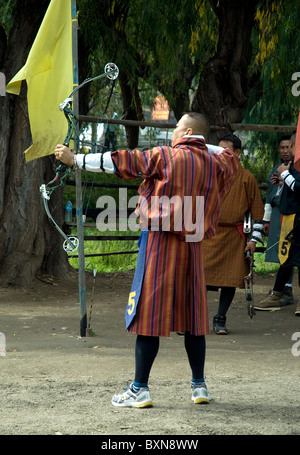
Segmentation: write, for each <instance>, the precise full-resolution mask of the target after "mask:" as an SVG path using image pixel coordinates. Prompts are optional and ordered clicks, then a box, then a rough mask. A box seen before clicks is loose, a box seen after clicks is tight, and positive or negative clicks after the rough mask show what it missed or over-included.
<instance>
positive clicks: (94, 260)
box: [69, 227, 139, 273]
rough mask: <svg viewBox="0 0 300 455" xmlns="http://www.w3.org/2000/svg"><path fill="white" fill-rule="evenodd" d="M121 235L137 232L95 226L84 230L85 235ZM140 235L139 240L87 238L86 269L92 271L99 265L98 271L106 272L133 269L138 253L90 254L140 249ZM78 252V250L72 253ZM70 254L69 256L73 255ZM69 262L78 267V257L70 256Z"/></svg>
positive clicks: (85, 243) (75, 267)
mask: <svg viewBox="0 0 300 455" xmlns="http://www.w3.org/2000/svg"><path fill="white" fill-rule="evenodd" d="M114 234H115V235H120V236H126V235H127V236H132V235H136V234H137V233H136V232H132V231H129V230H128V231H126V232H119V233H118V232H116V233H112V232H109V231H107V232H99V231H98V229H97V228H96V227H95V228H86V229H85V230H84V235H85V236H96V235H101V236H105V235H107V236H111V235H114ZM72 235H76V229H75V230H74V232H72ZM138 238H139V235H137V240H85V242H84V254H85V270H86V271H92V270H94V268H95V267H97V270H98V272H100V271H102V272H105V273H114V272H120V271H128V270H133V269H135V267H136V260H137V253H130V254H114V255H107V256H106V255H105V256H94V257H88V256H87V255H89V254H97V253H99V254H103V253H112V252H122V251H138V246H137V242H138ZM72 254H78V252H75V253H72ZM72 254H70V255H69V256H71V255H72ZM69 263H70V265H71V266H72V267H73V268H74V269H78V258H71V257H70V258H69Z"/></svg>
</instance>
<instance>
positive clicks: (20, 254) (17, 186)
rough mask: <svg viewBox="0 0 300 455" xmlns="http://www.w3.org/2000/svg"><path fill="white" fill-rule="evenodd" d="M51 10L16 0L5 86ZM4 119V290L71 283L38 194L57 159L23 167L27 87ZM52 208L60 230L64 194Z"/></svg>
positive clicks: (8, 104)
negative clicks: (58, 280) (45, 277)
mask: <svg viewBox="0 0 300 455" xmlns="http://www.w3.org/2000/svg"><path fill="white" fill-rule="evenodd" d="M48 5H49V0H18V1H17V3H16V6H15V8H16V10H15V13H14V18H15V21H14V24H13V26H12V29H11V33H10V36H9V38H8V40H7V49H6V53H5V57H4V60H3V70H2V71H3V72H4V74H5V76H6V81H7V82H9V81H10V80H11V78H12V77H13V76H14V75H15V74H16V73H17V72H18V71H19V70H20V68H21V67H22V66H23V65H24V64H25V62H26V59H27V56H28V53H29V50H30V48H31V46H32V43H33V41H34V38H35V36H36V33H37V31H38V28H39V26H40V24H41V21H42V19H43V17H44V14H45V12H46V9H47V7H48ZM45 109H47V106H45ZM0 118H1V125H0V149H1V154H0V182H1V188H0V215H1V218H0V285H8V284H11V285H19V286H31V284H32V281H33V279H34V276H35V275H36V273H37V272H39V271H44V272H46V273H50V274H52V275H59V276H60V277H62V278H67V277H68V273H69V271H70V270H71V268H70V266H69V264H68V261H67V256H66V253H65V252H64V251H63V249H62V243H63V239H62V237H61V236H60V234H59V233H58V232H57V231H56V229H55V228H54V227H53V226H52V225H51V224H50V222H49V220H48V218H47V216H46V214H45V210H44V207H43V203H42V198H41V195H40V192H39V187H40V185H41V184H42V183H45V182H48V181H49V180H51V179H52V178H53V176H54V168H55V166H54V163H53V158H52V157H45V158H40V159H37V160H34V161H31V162H29V163H27V164H26V163H25V158H24V151H25V150H26V149H27V148H28V147H29V146H30V145H31V135H30V127H29V121H28V113H27V99H26V84H23V87H22V90H21V94H20V95H19V96H14V95H9V94H6V96H5V97H3V98H2V99H1V106H0ZM49 206H50V210H51V211H52V214H53V217H54V219H55V220H56V221H57V223H58V224H59V225H61V224H62V222H63V210H62V191H56V192H54V193H53V195H52V197H51V201H50V204H49Z"/></svg>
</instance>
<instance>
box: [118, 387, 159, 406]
mask: <svg viewBox="0 0 300 455" xmlns="http://www.w3.org/2000/svg"><path fill="white" fill-rule="evenodd" d="M111 404H112V405H113V406H118V407H122V408H151V407H152V406H153V403H152V400H151V397H150V393H149V390H148V389H147V388H145V387H142V388H141V389H140V391H139V392H137V393H135V392H133V391H132V390H131V388H130V386H129V387H128V389H127V390H125V392H123V393H119V394H117V395H114V396H113V397H112V400H111Z"/></svg>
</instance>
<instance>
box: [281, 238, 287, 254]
mask: <svg viewBox="0 0 300 455" xmlns="http://www.w3.org/2000/svg"><path fill="white" fill-rule="evenodd" d="M288 243H289V242H286V241H284V242H282V245H281V251H280V252H281V254H282V256H285V255H286V253H287V245H288Z"/></svg>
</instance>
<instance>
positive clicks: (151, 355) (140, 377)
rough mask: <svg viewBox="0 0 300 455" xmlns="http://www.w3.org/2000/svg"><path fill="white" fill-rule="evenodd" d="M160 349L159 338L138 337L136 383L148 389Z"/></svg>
mask: <svg viewBox="0 0 300 455" xmlns="http://www.w3.org/2000/svg"><path fill="white" fill-rule="evenodd" d="M158 349H159V337H150V336H144V335H137V337H136V343H135V377H134V383H135V384H136V385H138V384H139V387H146V386H147V385H148V380H149V376H150V371H151V368H152V365H153V362H154V360H155V357H156V356H157V353H158Z"/></svg>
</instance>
